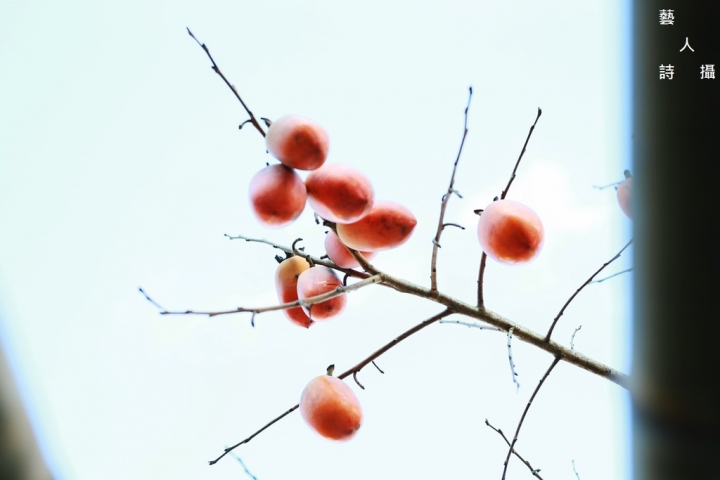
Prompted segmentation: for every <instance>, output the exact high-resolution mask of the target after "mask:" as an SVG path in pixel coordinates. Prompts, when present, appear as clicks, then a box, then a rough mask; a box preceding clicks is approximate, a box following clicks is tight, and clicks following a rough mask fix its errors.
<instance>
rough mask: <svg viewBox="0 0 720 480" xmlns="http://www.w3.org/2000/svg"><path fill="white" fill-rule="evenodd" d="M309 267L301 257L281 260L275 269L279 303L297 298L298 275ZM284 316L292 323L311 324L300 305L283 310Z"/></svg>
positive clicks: (306, 326) (306, 325)
mask: <svg viewBox="0 0 720 480" xmlns="http://www.w3.org/2000/svg"><path fill="white" fill-rule="evenodd" d="M308 268H310V264H309V263H308V262H307V260H305V259H304V258H302V257H298V256H295V257H290V258H287V259H285V260H283V261H282V263H281V264H280V265H278V268H277V270H276V271H275V290H277V294H278V300H279V301H280V303H290V302H294V301H296V300H297V299H298V294H297V282H298V275H300V274H301V273H302V272H304V271H305V270H307V269H308ZM283 313H284V314H285V316H286V317H287V318H288V319H289V320H290V321H291V322H293V323H294V324H296V325H300V326H301V327H305V328H309V327H310V325H312V324H313V321H312V320H310V317H308V316H307V314H306V313H305V310H303V309H302V307H295V308H289V309H287V310H283Z"/></svg>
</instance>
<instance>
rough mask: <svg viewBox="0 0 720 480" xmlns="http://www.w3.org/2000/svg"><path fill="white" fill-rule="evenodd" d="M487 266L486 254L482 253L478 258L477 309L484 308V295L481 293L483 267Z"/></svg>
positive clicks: (483, 275) (483, 276)
mask: <svg viewBox="0 0 720 480" xmlns="http://www.w3.org/2000/svg"><path fill="white" fill-rule="evenodd" d="M486 264H487V254H486V253H485V252H483V253H482V257H481V258H480V271H479V272H478V281H477V284H478V290H477V308H484V307H485V294H484V293H483V279H484V278H485V265H486Z"/></svg>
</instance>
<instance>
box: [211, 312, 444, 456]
mask: <svg viewBox="0 0 720 480" xmlns="http://www.w3.org/2000/svg"><path fill="white" fill-rule="evenodd" d="M452 313H453V312H452V311H451V310H449V309H446V310H443V311H442V312H440V313H438V314H437V315H433V316H432V317H430V318H428V319H427V320H424V321H422V322H420V323H418V324H417V325H415V326H414V327H412V328H411V329H410V330H407V331H406V332H405V333H402V334H401V335H399V336H397V337H395V338H394V339H392V340H391V341H390V342H388V343H386V344H385V345H383V346H382V347H380V348H379V349H377V350H375V351H374V352H373V353H372V354H370V356H368V357H367V358H366V359H364V360H362V361H361V362H359V363H358V364H356V365H355V366H354V367H351V368H350V369H348V370H346V371H344V372H343V373H341V374H340V375H338V376H337V378H339V379H341V380H342V379H344V378H346V377H347V376H349V375H356V374H357V372H359V371H360V370H362V369H363V367H365V366H366V365H367V364H369V363H374V362H373V360H375V359H376V358H378V357H379V356H380V355H382V354H383V353H385V352H387V351H388V350H390V349H391V348H393V347H394V346H395V345H397V344H398V343H400V342H402V341H403V340H405V339H406V338H408V337H409V336H411V335H413V334H414V333H417V332H419V331H420V330H422V329H423V328H425V327H427V326H428V325H432V324H433V323H435V322H437V321H438V320H440V319H442V318H445V317H447V316H448V315H451V314H452ZM375 367H376V368H378V367H377V365H375ZM378 370H380V368H378ZM380 372H381V373H385V372H383V371H382V370H380ZM355 379H356V381H357V377H355ZM358 385H359V383H358ZM361 387H362V385H361ZM362 388H365V387H362ZM299 406H300V405H299V404H298V405H295V406H294V407H292V408H290V409H288V410H287V411H285V412H284V413H282V414H281V415H279V416H277V417H275V418H274V419H272V420H271V421H270V422H268V423H267V424H265V426H263V427H262V428H261V429H260V430H258V431H257V432H255V433H253V434H252V435H250V436H249V437H247V438H246V439H245V440H242V441H240V442H238V443H236V444H235V445H233V446H232V447H228V448H226V449H225V451H224V452H223V454H222V455H220V456H219V457H217V458H216V459H215V460H211V461H210V462H208V463H209V464H210V465H215V464H216V463H217V462H218V461H219V460H220V459H221V458H223V457H224V456H225V455H227V454H228V453H230V452H231V451H232V450H234V449H236V448H237V447H239V446H240V445H243V444H245V443H248V442H249V441H250V440H252V439H253V438H255V437H256V436H258V435H259V434H260V433H262V432H263V431H264V430H266V429H267V428H269V427H270V426H271V425H273V424H274V423H276V422H278V421H279V420H281V419H282V418H284V417H286V416H287V415H290V414H291V413H292V412H294V411H295V410H297V409H298V408H299Z"/></svg>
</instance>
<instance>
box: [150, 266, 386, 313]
mask: <svg viewBox="0 0 720 480" xmlns="http://www.w3.org/2000/svg"><path fill="white" fill-rule="evenodd" d="M381 281H382V276H381V275H375V276H372V277H369V278H366V279H365V280H361V281H359V282H357V283H353V284H352V285H350V286H348V287H335V289H334V290H332V291H329V292H326V293H323V294H320V295H315V296H314V297H308V298H306V299H303V300H295V301H294V302H287V303H281V304H279V305H272V306H269V307H255V308H246V307H237V308H235V309H232V310H219V311H208V312H200V311H197V312H196V311H194V310H184V311H168V310H163V311H161V312H160V315H207V316H208V317H216V316H218V315H231V314H233V313H252V314H253V318H254V317H255V315H257V314H258V313H264V312H273V311H275V310H287V309H288V308H295V307H310V306H312V305H314V304H316V303H322V302H324V301H326V300H330V299H331V298H335V297H337V296H340V295H342V294H343V293H349V292H352V291H355V290H358V289H360V288H363V287H365V286H367V285H372V284H375V283H380V282H381ZM143 293H144V292H143ZM145 296H146V298H148V300H150V299H149V297H147V295H145ZM150 301H151V302H152V300H150ZM152 303H155V302H152ZM156 305H157V304H156Z"/></svg>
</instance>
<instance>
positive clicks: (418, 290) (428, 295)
mask: <svg viewBox="0 0 720 480" xmlns="http://www.w3.org/2000/svg"><path fill="white" fill-rule="evenodd" d="M243 239H244V237H243ZM248 241H259V242H260V243H265V244H267V245H270V246H272V247H274V248H278V249H280V250H282V251H289V252H292V249H291V248H290V247H285V246H280V245H276V244H274V243H272V242H269V241H267V240H255V239H250V240H248ZM349 250H351V249H349ZM352 252H354V250H351V253H352ZM355 253H357V252H355ZM358 257H359V258H358ZM355 258H356V259H358V261H361V260H362V263H365V265H363V264H362V263H361V266H362V267H363V268H369V269H372V272H373V273H374V274H381V275H382V278H383V279H382V281H381V282H380V283H379V285H383V286H386V287H389V288H392V289H395V290H397V291H398V292H401V293H406V294H408V295H413V296H416V297H420V298H424V299H427V300H429V301H431V302H435V303H438V304H440V305H443V306H445V307H446V308H448V309H450V310H452V311H453V312H455V313H457V314H459V315H463V316H465V317H469V318H473V319H475V320H479V321H481V322H483V323H486V324H488V325H491V326H493V327H495V328H497V329H499V330H501V331H503V332H507V331H508V330H510V329H511V328H514V329H515V330H514V331H513V336H514V337H515V338H517V339H519V340H520V341H522V342H526V343H529V344H531V345H534V346H536V347H538V348H539V349H541V350H544V351H546V352H548V353H549V354H551V355H552V356H554V357H560V358H561V359H562V360H564V361H566V362H568V363H570V364H572V365H575V366H577V367H580V368H582V369H585V370H587V371H588V372H591V373H594V374H595V375H598V376H600V377H602V378H605V379H607V380H610V381H611V382H613V383H615V384H617V385H620V386H621V387H623V388H628V386H629V383H630V379H629V377H628V376H627V375H626V374H624V373H622V372H620V371H618V370H615V369H614V368H611V367H609V366H607V365H604V364H602V363H600V362H598V361H596V360H593V359H591V358H588V357H586V356H585V355H582V354H580V353H578V352H574V351H572V350H570V349H569V348H567V347H565V346H564V345H561V344H559V343H557V342H555V341H552V340H550V341H547V340H546V338H545V336H544V335H542V334H539V333H537V332H534V331H532V330H530V329H529V328H526V327H523V326H522V325H519V324H517V323H514V322H512V321H510V320H508V319H507V318H505V317H502V316H501V315H498V314H497V313H495V312H492V311H490V310H487V309H486V308H484V307H481V308H478V307H476V306H472V305H470V304H468V303H465V302H462V301H460V300H457V299H455V298H453V297H450V296H448V295H446V294H444V293H442V292H440V291H438V292H436V293H434V294H433V293H432V292H431V291H430V289H429V288H425V287H421V286H420V285H417V284H414V283H412V282H409V281H407V280H404V279H402V278H398V277H395V276H392V275H390V274H388V273H385V272H380V271H379V270H378V269H377V268H375V267H373V266H372V265H370V264H369V263H368V262H367V260H365V259H364V258H363V257H362V255H359V254H357V256H356V257H355ZM313 259H315V257H313ZM317 263H320V264H321V265H324V263H323V262H317ZM339 271H344V270H339ZM348 271H350V272H353V274H354V275H357V276H360V275H364V276H365V278H367V277H368V275H366V274H364V273H363V272H357V271H355V270H348ZM359 274H360V275H359ZM361 278H362V277H361Z"/></svg>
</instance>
